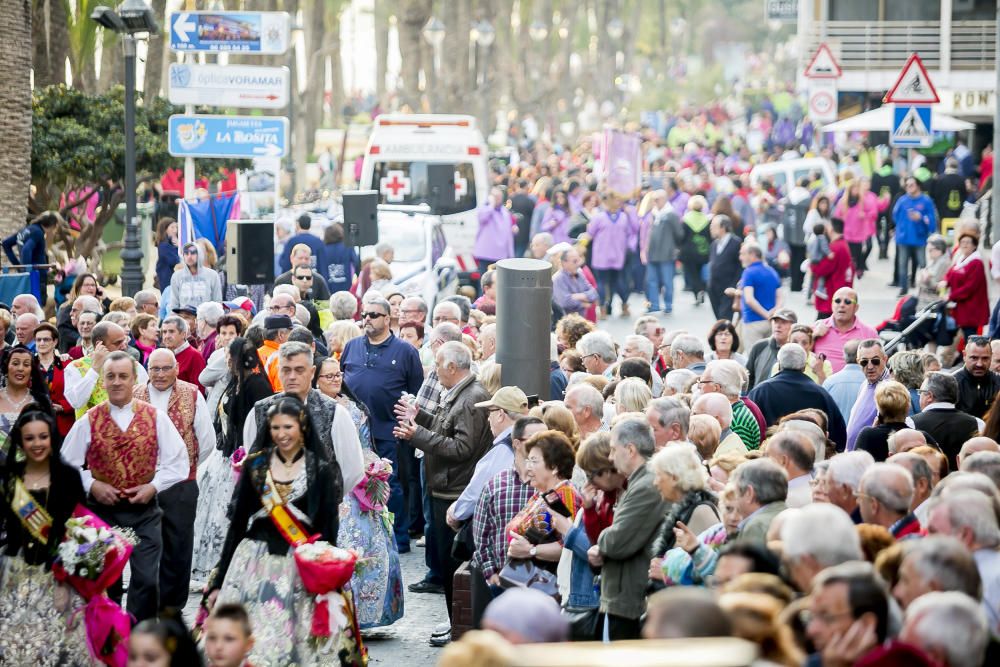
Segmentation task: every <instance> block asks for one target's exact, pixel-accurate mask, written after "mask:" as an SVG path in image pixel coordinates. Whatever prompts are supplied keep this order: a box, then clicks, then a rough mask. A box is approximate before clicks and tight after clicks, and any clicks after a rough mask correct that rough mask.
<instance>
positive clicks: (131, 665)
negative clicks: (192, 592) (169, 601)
mask: <svg viewBox="0 0 1000 667" xmlns="http://www.w3.org/2000/svg"><path fill="white" fill-rule="evenodd" d="M203 664H205V663H204V661H203V660H202V658H201V653H200V652H199V651H198V647H197V646H196V645H195V643H194V640H193V639H191V633H189V632H188V631H187V628H186V627H184V623H183V622H182V621H181V620H180V618H179V616H172V615H168V614H164V615H163V616H161V617H160V618H150V619H147V620H145V621H143V622H142V623H140V624H139V625H137V626H135V628H134V629H133V630H132V634H131V635H130V636H129V641H128V667H147V666H149V665H155V666H156V667H200V665H203Z"/></svg>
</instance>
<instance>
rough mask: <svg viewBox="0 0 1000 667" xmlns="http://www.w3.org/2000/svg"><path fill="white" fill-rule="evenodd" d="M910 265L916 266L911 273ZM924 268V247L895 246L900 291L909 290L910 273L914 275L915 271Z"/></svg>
mask: <svg viewBox="0 0 1000 667" xmlns="http://www.w3.org/2000/svg"><path fill="white" fill-rule="evenodd" d="M911 263H912V264H913V265H915V266H916V268H915V269H913V271H912V272H911V271H910V265H911ZM923 266H924V247H923V246H919V245H900V244H899V243H897V244H896V268H897V270H898V273H899V288H900V289H901V290H906V289H909V287H910V273H915V272H916V269H921V268H923Z"/></svg>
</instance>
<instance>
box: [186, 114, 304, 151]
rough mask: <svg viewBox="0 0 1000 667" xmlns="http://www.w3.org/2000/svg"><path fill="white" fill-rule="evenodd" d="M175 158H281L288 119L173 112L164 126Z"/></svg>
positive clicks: (285, 142)
mask: <svg viewBox="0 0 1000 667" xmlns="http://www.w3.org/2000/svg"><path fill="white" fill-rule="evenodd" d="M168 133H169V141H168V147H169V150H170V154H171V155H173V156H175V157H218V158H255V157H284V156H285V154H286V152H287V151H288V119H287V118H285V117H279V116H210V115H201V114H177V115H174V116H171V117H170V122H169V125H168Z"/></svg>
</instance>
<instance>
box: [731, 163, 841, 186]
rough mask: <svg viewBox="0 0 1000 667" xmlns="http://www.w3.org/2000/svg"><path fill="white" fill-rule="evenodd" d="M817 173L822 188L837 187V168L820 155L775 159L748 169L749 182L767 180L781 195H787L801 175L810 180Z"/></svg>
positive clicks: (755, 182)
mask: <svg viewBox="0 0 1000 667" xmlns="http://www.w3.org/2000/svg"><path fill="white" fill-rule="evenodd" d="M817 174H818V175H819V180H821V181H823V187H822V190H824V191H827V190H836V189H837V170H836V168H835V167H834V164H833V163H832V162H830V161H829V160H827V159H826V158H822V157H804V158H796V159H794V160H776V161H774V162H765V163H764V164H758V165H757V166H756V167H754V168H753V169H751V170H750V183H751V184H752V185H756V184H757V183H759V182H760V181H762V180H768V181H770V182H771V184H772V185H774V187H775V188H777V189H778V191H779V192H780V193H781V194H782V195H787V194H788V191H789V190H791V189H792V188H794V187H795V184H796V183H798V182H799V179H801V178H802V177H803V176H805V177H808V178H809V179H810V181H811V180H812V179H813V178H814V177H815V176H816V175H817Z"/></svg>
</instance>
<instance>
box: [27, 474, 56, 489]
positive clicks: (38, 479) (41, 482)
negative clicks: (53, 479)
mask: <svg viewBox="0 0 1000 667" xmlns="http://www.w3.org/2000/svg"><path fill="white" fill-rule="evenodd" d="M49 479H50V476H49V472H48V471H46V472H43V473H41V474H37V475H29V474H28V472H27V471H25V473H24V485H25V486H26V487H28V490H29V491H38V490H39V489H45V488H48V487H49V486H50V484H49Z"/></svg>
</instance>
